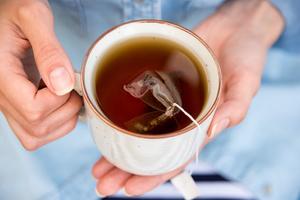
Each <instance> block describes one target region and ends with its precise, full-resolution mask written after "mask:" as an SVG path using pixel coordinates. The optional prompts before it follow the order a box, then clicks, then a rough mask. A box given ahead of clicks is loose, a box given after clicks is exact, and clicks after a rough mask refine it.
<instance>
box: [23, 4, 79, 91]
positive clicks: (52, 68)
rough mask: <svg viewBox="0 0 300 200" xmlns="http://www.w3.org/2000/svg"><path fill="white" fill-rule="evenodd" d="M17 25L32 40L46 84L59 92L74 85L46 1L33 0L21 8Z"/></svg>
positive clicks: (68, 64) (70, 88) (37, 62)
mask: <svg viewBox="0 0 300 200" xmlns="http://www.w3.org/2000/svg"><path fill="white" fill-rule="evenodd" d="M18 25H19V27H20V29H21V30H22V32H23V33H24V35H25V37H26V38H27V39H28V40H29V42H30V44H31V46H32V49H33V52H34V58H35V61H36V64H37V68H38V70H39V72H40V75H41V77H42V79H43V81H44V82H45V84H46V86H47V87H48V88H49V89H50V90H51V91H52V92H53V93H55V94H56V95H64V94H66V93H68V92H70V91H71V90H72V89H73V88H74V84H75V78H74V72H73V69H72V65H71V63H70V61H69V59H68V57H67V55H66V53H65V52H64V50H63V48H62V47H61V45H60V43H59V42H58V40H57V38H56V35H55V32H54V19H53V15H52V12H51V9H50V7H49V5H48V4H47V3H46V2H45V1H32V2H31V3H29V5H26V6H23V7H21V8H20V10H19V15H18Z"/></svg>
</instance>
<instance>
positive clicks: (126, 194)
mask: <svg viewBox="0 0 300 200" xmlns="http://www.w3.org/2000/svg"><path fill="white" fill-rule="evenodd" d="M121 192H122V193H124V195H125V196H127V197H131V196H132V195H130V194H128V193H127V191H126V190H125V188H122V189H121Z"/></svg>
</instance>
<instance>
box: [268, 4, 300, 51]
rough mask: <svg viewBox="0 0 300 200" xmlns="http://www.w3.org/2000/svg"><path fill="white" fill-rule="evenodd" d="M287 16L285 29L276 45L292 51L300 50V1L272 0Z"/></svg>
mask: <svg viewBox="0 0 300 200" xmlns="http://www.w3.org/2000/svg"><path fill="white" fill-rule="evenodd" d="M271 2H272V3H273V5H274V6H275V7H277V8H278V10H279V11H280V12H281V14H282V15H283V17H284V18H285V29H284V32H283V33H282V35H281V37H280V39H279V40H278V42H277V43H276V44H275V46H278V47H281V48H284V50H287V51H290V52H297V53H299V52H300V37H299V35H300V26H299V21H300V1H299V0H271Z"/></svg>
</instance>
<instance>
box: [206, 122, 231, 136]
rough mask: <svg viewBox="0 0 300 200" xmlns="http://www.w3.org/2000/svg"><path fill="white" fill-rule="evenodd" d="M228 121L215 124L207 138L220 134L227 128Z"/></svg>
mask: <svg viewBox="0 0 300 200" xmlns="http://www.w3.org/2000/svg"><path fill="white" fill-rule="evenodd" d="M229 123H230V120H229V119H228V118H225V119H222V120H221V121H219V122H218V123H217V124H215V125H214V126H213V128H212V130H211V134H210V136H209V138H214V137H215V136H216V135H218V134H219V133H220V132H222V131H223V130H224V129H225V128H227V127H228V125H229Z"/></svg>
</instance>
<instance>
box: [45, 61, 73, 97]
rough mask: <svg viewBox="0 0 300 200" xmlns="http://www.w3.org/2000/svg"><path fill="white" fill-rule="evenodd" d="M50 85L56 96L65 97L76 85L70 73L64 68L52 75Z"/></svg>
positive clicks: (55, 70) (58, 69) (53, 72)
mask: <svg viewBox="0 0 300 200" xmlns="http://www.w3.org/2000/svg"><path fill="white" fill-rule="evenodd" d="M49 77H50V83H51V85H52V87H53V89H54V90H55V94H57V95H64V94H67V93H69V92H70V91H71V90H73V88H74V83H73V82H72V78H71V76H70V74H69V73H68V71H67V70H66V69H65V68H64V67H57V68H55V69H54V70H53V71H52V72H51V73H50V76H49Z"/></svg>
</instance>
